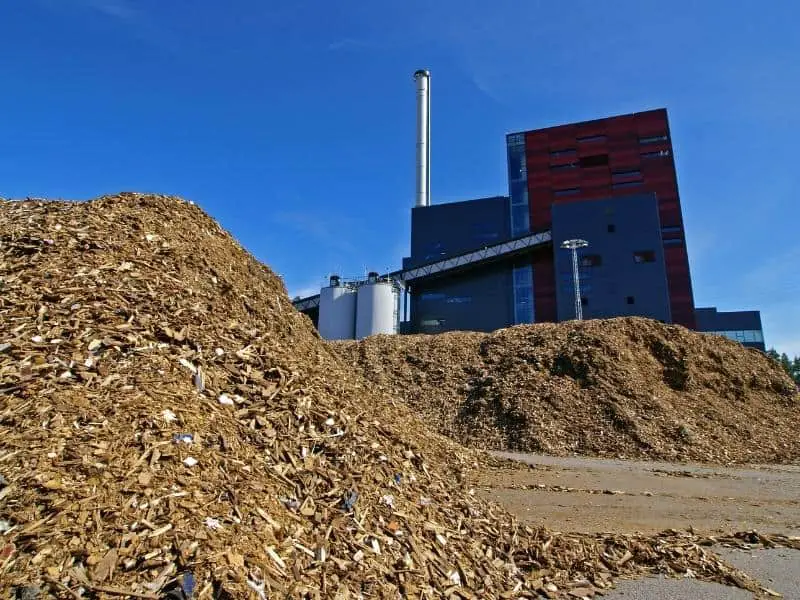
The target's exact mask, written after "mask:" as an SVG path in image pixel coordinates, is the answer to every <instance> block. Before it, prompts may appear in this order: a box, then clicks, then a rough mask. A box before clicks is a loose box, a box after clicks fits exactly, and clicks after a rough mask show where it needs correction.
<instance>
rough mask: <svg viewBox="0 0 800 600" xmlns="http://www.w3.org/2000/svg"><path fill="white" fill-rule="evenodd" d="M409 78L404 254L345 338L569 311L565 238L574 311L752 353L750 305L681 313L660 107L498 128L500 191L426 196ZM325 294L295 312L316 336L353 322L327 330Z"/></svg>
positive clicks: (755, 340) (423, 117)
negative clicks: (411, 186) (503, 158)
mask: <svg viewBox="0 0 800 600" xmlns="http://www.w3.org/2000/svg"><path fill="white" fill-rule="evenodd" d="M415 79H416V81H417V91H418V97H417V104H418V122H417V137H418V142H417V186H416V187H417V192H416V200H415V203H414V204H415V205H414V207H413V208H412V209H411V244H410V256H408V257H406V258H404V259H403V262H402V269H401V270H399V271H396V272H394V273H389V274H386V275H384V276H383V281H384V284H383V285H384V287H385V288H386V289H385V290H383V291H385V292H386V294H385V297H384V296H380V297H379V295H380V294H381V290H380V289H379V288H378V287H376V283H375V277H374V276H375V275H377V274H371V276H370V279H368V280H367V281H366V282H364V283H365V285H364V287H363V288H359V289H358V291H357V292H356V294H357V304H358V307H357V311H356V312H357V316H356V318H355V329H354V330H353V333H352V337H351V338H350V339H352V338H361V337H364V335H369V334H370V333H369V332H370V331H371V332H372V333H376V332H387V333H388V332H389V330H390V329H391V326H390V325H389V324H387V323H388V321H387V319H388V318H389V316H388V315H390V314H391V315H393V316H392V318H394V319H395V322H397V321H398V320H401V321H402V323H401V324H400V325H399V329H400V331H401V332H403V333H440V332H445V331H455V330H469V331H493V330H495V329H499V328H503V327H508V326H511V325H515V324H520V323H534V322H556V321H564V320H569V319H573V318H575V312H576V308H577V307H576V305H575V302H576V297H575V287H574V284H573V271H572V258H571V255H570V253H569V251H567V250H563V249H561V247H560V246H561V244H562V242H564V241H565V240H571V239H575V238H579V239H583V240H586V241H587V242H588V246H586V247H583V248H580V249H578V250H577V252H578V267H579V268H578V279H579V289H580V300H579V301H580V308H581V311H582V313H583V317H584V318H609V317H616V316H643V317H648V318H652V319H656V320H659V321H662V322H665V323H677V324H680V325H683V326H685V327H688V328H690V329H697V330H700V331H706V332H709V333H716V334H718V335H724V336H726V337H729V338H731V339H735V340H737V341H739V342H742V343H743V344H745V345H747V346H751V347H754V348H759V349H761V350H764V348H765V346H764V338H763V332H762V328H761V318H760V314H759V313H758V312H757V311H743V312H718V311H717V310H716V309H715V308H702V309H695V305H694V297H693V291H692V281H691V275H690V272H689V259H688V251H687V244H686V236H685V231H684V226H683V215H682V212H681V203H680V197H679V194H678V183H677V177H676V172H675V163H674V152H673V146H672V139H671V135H670V130H669V123H668V119H667V111H666V110H665V109H658V110H651V111H646V112H641V113H635V114H629V115H622V116H617V117H610V118H606V119H599V120H594V121H586V122H582V123H574V124H569V125H562V126H558V127H549V128H546V129H539V130H534V131H526V132H521V133H513V134H510V135H508V136H507V137H506V148H507V156H508V195H507V196H496V197H490V198H480V199H476V200H466V201H462V202H452V203H447V204H433V203H431V198H430V186H429V172H430V170H429V164H428V157H429V153H430V138H429V136H430V129H429V123H427V119H428V114H429V102H430V97H429V95H428V92H429V86H430V81H429V80H430V76H429V74H428V73H427V72H426V71H418V72H417V73H416V74H415ZM390 282H394V283H395V284H396V286H395V287H394V288H392V286H391V283H390ZM399 288H402V289H403V290H404V294H405V303H404V308H405V311H404V314H403V317H402V318H401V316H400V311H399V303H398V302H397V295H396V294H395V295H394V296H392V295H391V294H389V293H388V290H389V289H394V290H395V291H396V290H397V289H399ZM362 290H363V291H362ZM366 290H369V292H367V291H366ZM362 293H363V294H365V297H366V295H367V294H369V297H370V301H367V300H365V301H364V307H365V308H364V309H363V310H364V316H363V319H364V320H369V325H367V324H366V321H362V320H361V319H362V317H361V314H362V313H361V311H362V300H361V295H362ZM331 294H332V293H331V292H330V291H328V292H325V290H323V295H322V296H321V297H320V300H319V301H316V303H315V300H314V298H306V299H300V300H298V302H296V306H297V307H298V308H299V309H300V310H303V311H304V312H306V313H307V314H309V315H310V316H311V317H312V318H318V319H319V321H320V325H319V328H320V333H321V334H322V335H323V337H326V338H329V339H341V338H338V337H337V338H330V337H329V335H332V334H331V333H329V332H331V331H333V332H334V334H335V335H337V336H339V335H342V331H343V329H342V328H346V329H347V331H348V332H349V331H350V330H351V328H352V327H353V321H352V320H351V317H350V316H347V317H346V318H344V319H343V321H342V325H341V326H339V325H332V324H330V323H325V317H326V315H330V314H333V313H331V312H330V311H331V309H330V308H326V304H330V302H331V300H330V296H331ZM348 294H352V291H351V292H348V293H343V292H340V293H339V294H338V295H336V298H337V300H336V302H339V303H340V304H339V305H340V306H349V304H348V302H349V303H353V301H352V300H349V295H348ZM376 294H377V295H376ZM326 298H328V299H327V300H326ZM341 298H348V299H347V300H345V301H343V300H342V299H341ZM367 306H369V308H366V307H367ZM376 307H377V308H376ZM317 310H318V311H319V312H318V313H317V312H316V311H317ZM342 310H345V309H342ZM347 310H349V309H347ZM373 313H374V314H373ZM347 314H348V315H349V313H347ZM317 315H318V316H317ZM360 323H363V325H359V324H360Z"/></svg>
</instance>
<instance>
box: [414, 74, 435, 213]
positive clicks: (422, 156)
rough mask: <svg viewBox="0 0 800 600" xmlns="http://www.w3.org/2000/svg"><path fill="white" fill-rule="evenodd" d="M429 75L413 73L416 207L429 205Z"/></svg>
mask: <svg viewBox="0 0 800 600" xmlns="http://www.w3.org/2000/svg"><path fill="white" fill-rule="evenodd" d="M430 77H431V74H430V73H429V72H428V71H425V70H419V71H417V72H416V73H414V81H416V82H417V165H416V167H417V168H416V171H417V191H416V199H415V202H414V206H416V207H422V206H430V187H431V184H430V162H429V161H430V135H431V132H430V106H431V104H430Z"/></svg>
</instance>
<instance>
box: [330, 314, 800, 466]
mask: <svg viewBox="0 0 800 600" xmlns="http://www.w3.org/2000/svg"><path fill="white" fill-rule="evenodd" d="M334 347H335V349H336V350H337V351H338V352H339V353H340V354H341V355H342V356H343V357H344V358H345V359H346V360H347V361H348V362H350V363H351V364H353V365H355V368H356V369H357V370H358V371H360V372H361V373H363V374H364V375H365V376H366V377H367V378H368V379H370V380H371V381H372V382H374V383H375V384H376V386H377V389H378V390H380V391H385V392H386V393H396V394H398V395H399V396H401V397H402V398H403V399H404V400H405V401H406V402H407V403H408V404H410V405H411V406H412V407H413V408H414V409H415V410H416V411H419V412H420V413H421V414H424V416H425V418H426V421H427V422H430V423H432V424H434V425H435V427H436V428H437V429H438V430H439V431H440V432H441V433H444V434H446V435H448V436H450V437H452V438H453V439H456V440H458V441H460V442H462V443H464V444H466V445H469V446H473V447H477V448H487V449H496V450H511V451H526V452H543V453H548V454H556V455H566V454H572V453H577V454H583V455H591V456H607V457H623V458H651V459H663V460H691V461H701V462H712V463H741V462H790V461H794V460H797V459H798V458H800V438H799V437H798V436H797V435H796V432H797V431H798V430H800V411H798V407H799V406H800V398H798V397H797V395H796V393H795V388H794V385H793V384H792V382H791V380H790V379H789V378H788V377H787V376H786V374H785V373H784V372H783V370H782V369H781V368H780V367H779V366H778V365H777V364H775V363H774V362H773V361H771V360H770V359H768V358H767V357H766V356H764V355H763V354H762V353H760V352H758V351H756V350H752V349H746V348H744V347H742V346H741V345H740V344H738V343H736V342H733V341H730V340H727V339H725V338H722V337H718V336H709V335H705V334H699V333H696V332H692V331H689V330H687V329H685V328H683V327H680V326H672V325H664V324H662V323H658V322H655V321H651V320H647V319H642V318H619V319H609V320H591V321H583V322H576V321H572V322H566V323H560V324H547V323H543V324H536V325H524V326H516V327H511V328H508V329H504V330H500V331H497V332H494V333H491V334H481V333H469V332H467V333H446V334H441V335H436V336H424V335H420V336H399V337H387V336H376V337H372V338H368V339H366V340H363V341H361V342H341V343H336V344H335V345H334Z"/></svg>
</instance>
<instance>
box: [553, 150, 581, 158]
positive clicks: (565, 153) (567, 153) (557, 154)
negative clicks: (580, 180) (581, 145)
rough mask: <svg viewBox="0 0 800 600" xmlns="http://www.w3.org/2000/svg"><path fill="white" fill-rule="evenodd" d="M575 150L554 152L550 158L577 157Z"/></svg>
mask: <svg viewBox="0 0 800 600" xmlns="http://www.w3.org/2000/svg"><path fill="white" fill-rule="evenodd" d="M576 155H577V152H576V151H575V148H564V149H563V150H553V151H552V152H550V158H564V157H566V156H576Z"/></svg>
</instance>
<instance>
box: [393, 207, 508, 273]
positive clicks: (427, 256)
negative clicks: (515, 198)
mask: <svg viewBox="0 0 800 600" xmlns="http://www.w3.org/2000/svg"><path fill="white" fill-rule="evenodd" d="M508 202H509V201H508V198H507V197H505V196H495V197H492V198H480V199H478V200H467V201H464V202H451V203H448V204H433V205H431V206H423V207H416V208H413V209H411V256H410V257H409V258H408V259H405V260H404V261H403V268H408V267H412V266H417V265H419V264H425V263H429V262H433V261H436V260H440V259H442V258H446V257H449V256H454V255H456V254H461V253H463V252H467V251H469V250H474V249H475V248H480V247H481V246H490V245H492V244H496V243H498V242H501V241H503V240H505V239H508V238H509V222H508V210H509V209H508V206H509V205H508Z"/></svg>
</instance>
